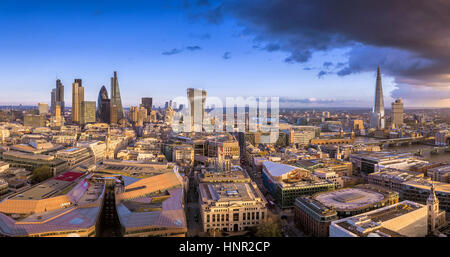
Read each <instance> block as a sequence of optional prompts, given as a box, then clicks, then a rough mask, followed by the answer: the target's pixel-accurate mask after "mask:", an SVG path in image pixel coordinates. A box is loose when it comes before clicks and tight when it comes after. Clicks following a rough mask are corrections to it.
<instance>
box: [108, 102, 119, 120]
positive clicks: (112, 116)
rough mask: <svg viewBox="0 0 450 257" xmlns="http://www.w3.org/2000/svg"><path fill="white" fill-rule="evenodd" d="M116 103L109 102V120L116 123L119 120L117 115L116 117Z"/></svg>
mask: <svg viewBox="0 0 450 257" xmlns="http://www.w3.org/2000/svg"><path fill="white" fill-rule="evenodd" d="M117 110H118V109H117V105H112V104H111V109H110V119H109V120H110V122H111V124H117V122H118V121H119V117H118V115H119V114H118V112H117Z"/></svg>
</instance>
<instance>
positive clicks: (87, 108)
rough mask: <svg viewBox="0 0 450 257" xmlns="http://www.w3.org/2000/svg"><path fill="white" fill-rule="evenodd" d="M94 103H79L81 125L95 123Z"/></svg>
mask: <svg viewBox="0 0 450 257" xmlns="http://www.w3.org/2000/svg"><path fill="white" fill-rule="evenodd" d="M95 112H96V111H95V101H82V102H81V124H82V125H85V124H88V123H94V122H95Z"/></svg>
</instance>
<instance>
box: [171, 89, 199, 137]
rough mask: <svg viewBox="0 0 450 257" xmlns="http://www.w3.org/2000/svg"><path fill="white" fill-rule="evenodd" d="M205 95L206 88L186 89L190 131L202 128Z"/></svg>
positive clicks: (197, 130)
mask: <svg viewBox="0 0 450 257" xmlns="http://www.w3.org/2000/svg"><path fill="white" fill-rule="evenodd" d="M206 95H207V93H206V90H203V89H195V88H188V89H187V97H188V100H189V110H190V123H191V124H190V127H191V131H192V132H201V131H202V130H203V122H204V118H205V101H206ZM166 108H167V107H166Z"/></svg>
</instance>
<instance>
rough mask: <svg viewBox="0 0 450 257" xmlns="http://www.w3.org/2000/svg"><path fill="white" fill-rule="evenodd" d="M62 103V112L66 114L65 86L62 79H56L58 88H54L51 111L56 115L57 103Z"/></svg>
mask: <svg viewBox="0 0 450 257" xmlns="http://www.w3.org/2000/svg"><path fill="white" fill-rule="evenodd" d="M58 104H59V105H60V107H61V111H62V114H63V115H64V107H65V106H64V86H63V84H62V83H61V80H59V79H57V80H56V88H54V89H52V93H51V104H50V111H51V113H52V115H55V110H56V109H55V108H56V105H58Z"/></svg>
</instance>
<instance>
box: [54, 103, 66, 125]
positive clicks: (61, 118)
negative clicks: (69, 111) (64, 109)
mask: <svg viewBox="0 0 450 257" xmlns="http://www.w3.org/2000/svg"><path fill="white" fill-rule="evenodd" d="M52 125H53V126H56V127H61V126H62V125H64V116H62V115H61V106H60V105H59V104H58V105H56V108H55V114H54V116H52Z"/></svg>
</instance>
